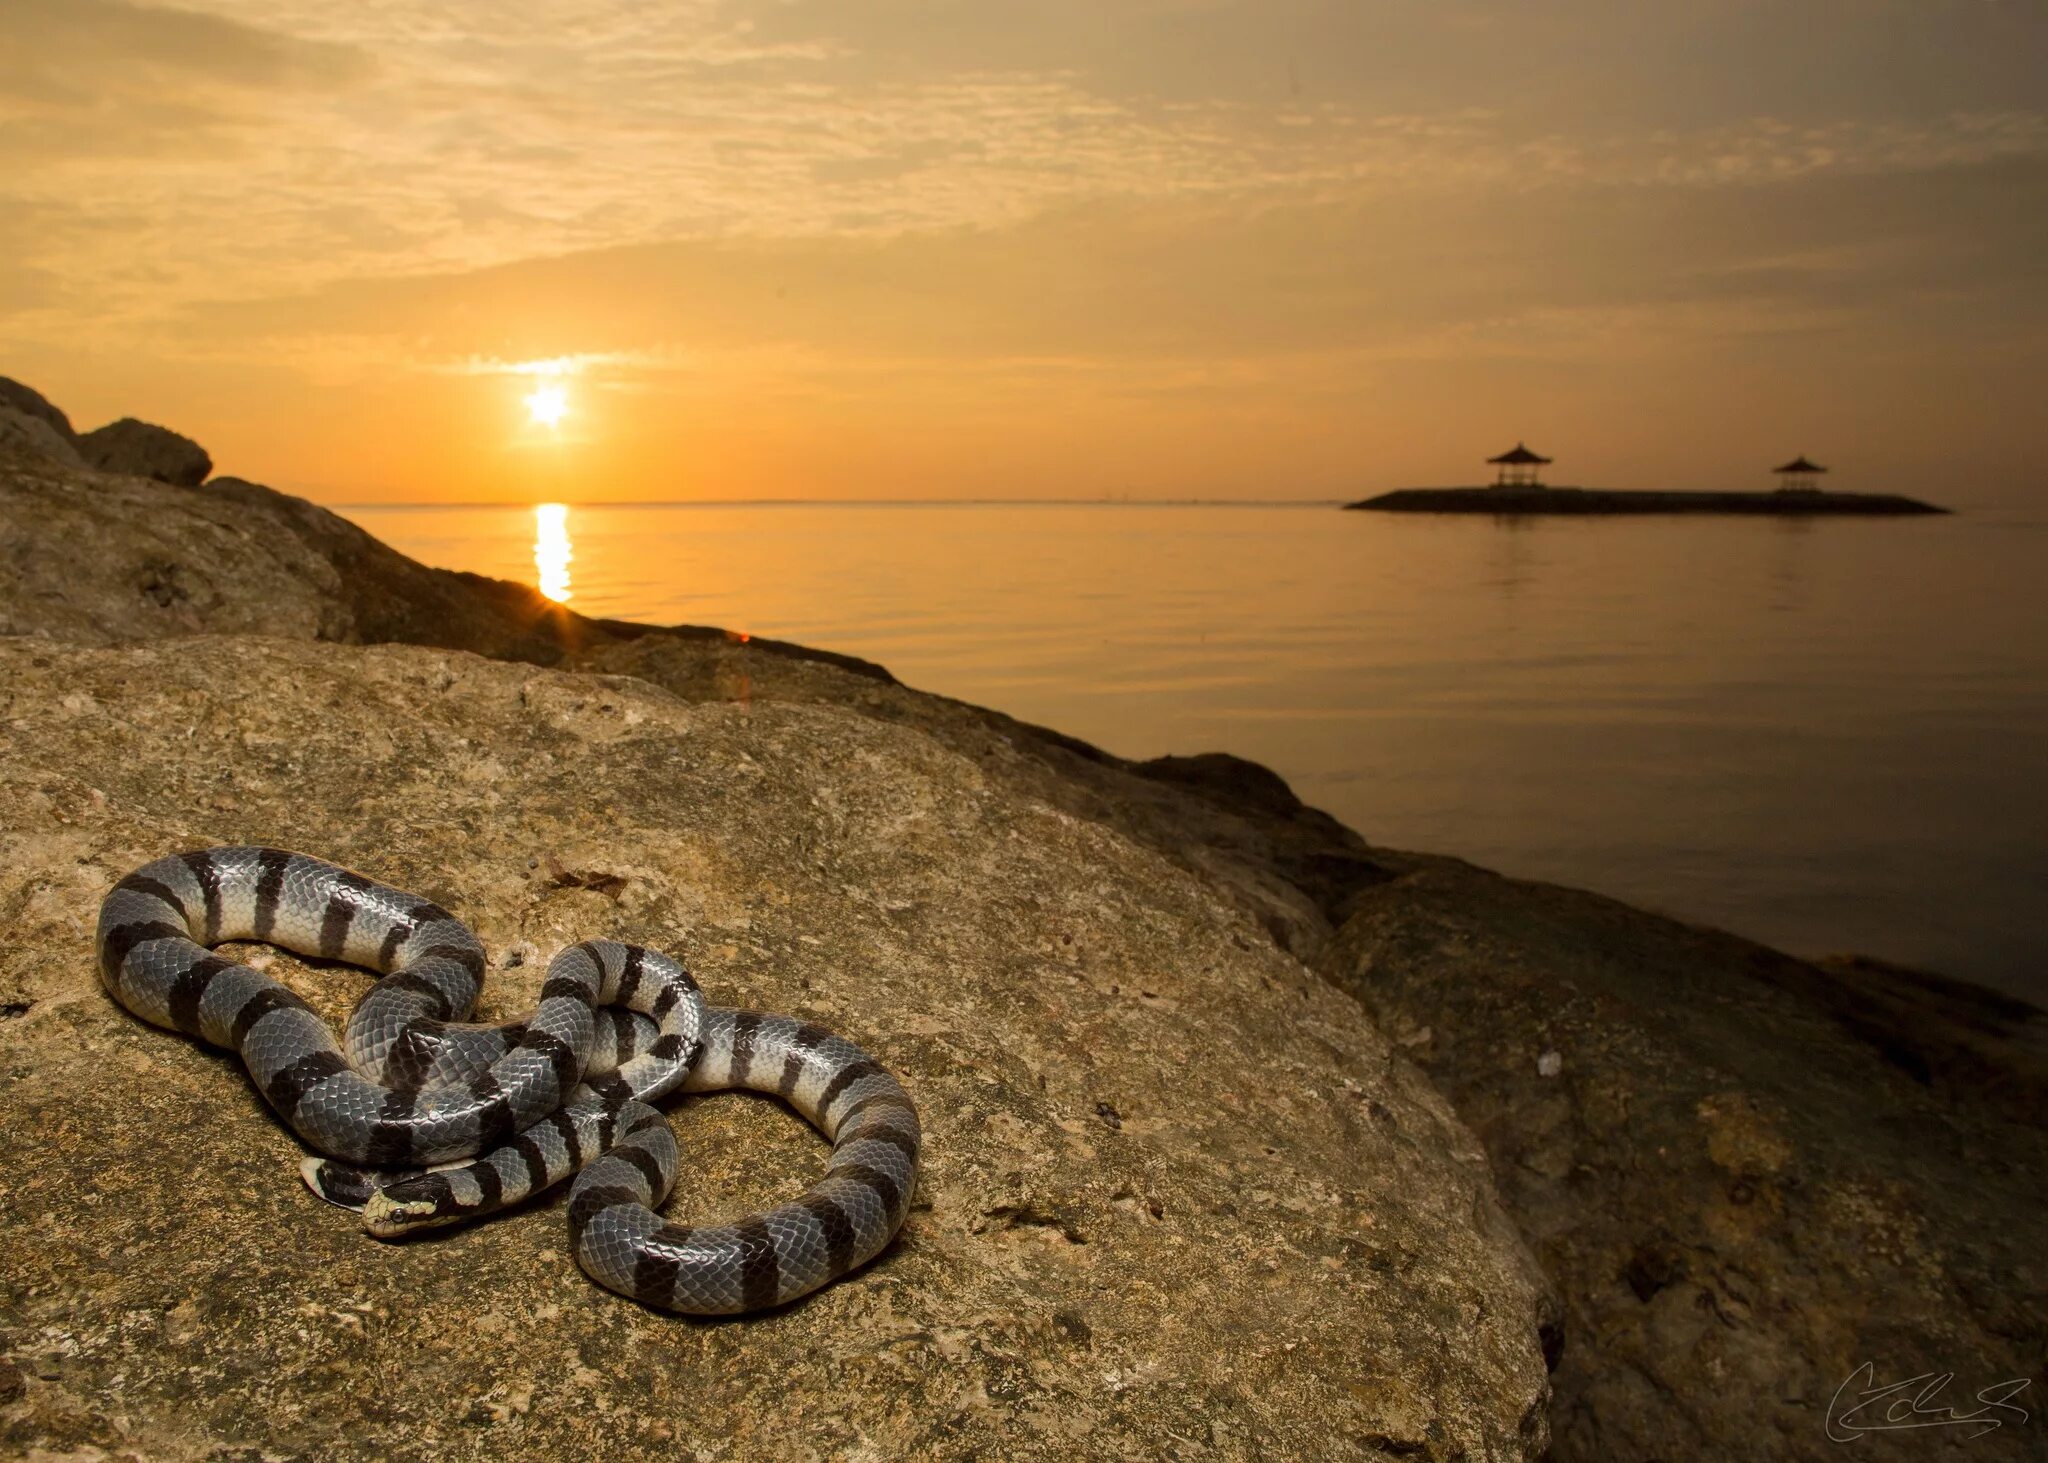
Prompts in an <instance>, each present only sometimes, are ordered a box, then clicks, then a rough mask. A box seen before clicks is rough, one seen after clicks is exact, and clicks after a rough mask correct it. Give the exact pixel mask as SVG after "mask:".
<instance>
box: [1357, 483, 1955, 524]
mask: <svg viewBox="0 0 2048 1463" xmlns="http://www.w3.org/2000/svg"><path fill="white" fill-rule="evenodd" d="M1344 507H1345V509H1346V510H1347V511H1348V510H1351V509H1357V508H1366V509H1374V510H1377V511H1379V512H1382V513H1492V514H1518V515H1519V514H1537V513H1542V514H1574V513H1747V514H1761V515H1764V516H1767V517H1776V518H1813V517H1824V516H1838V515H1849V516H1864V517H1902V516H1907V515H1917V514H1928V513H1947V512H1949V511H1950V510H1948V509H1946V508H1937V507H1936V506H1935V505H1934V504H1932V503H1923V502H1921V501H1920V500H1919V499H1917V498H1903V497H1900V496H1898V495H1896V494H1892V493H1686V492H1663V491H1655V490H1646V491H1638V490H1635V489H1624V488H1399V489H1396V490H1395V491H1393V492H1391V493H1382V494H1380V495H1379V496H1378V497H1376V498H1362V499H1360V500H1359V501H1358V502H1356V503H1346V504H1345V505H1344Z"/></svg>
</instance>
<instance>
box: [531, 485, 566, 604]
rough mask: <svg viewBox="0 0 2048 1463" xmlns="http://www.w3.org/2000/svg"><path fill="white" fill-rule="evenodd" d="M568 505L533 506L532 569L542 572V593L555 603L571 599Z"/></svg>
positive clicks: (547, 504) (543, 504)
mask: <svg viewBox="0 0 2048 1463" xmlns="http://www.w3.org/2000/svg"><path fill="white" fill-rule="evenodd" d="M571 557H572V556H571V554H570V552H569V505H568V504H567V503H536V504H534V506H533V567H534V568H535V569H537V570H538V571H539V572H540V592H541V593H542V594H544V595H546V596H547V597H548V598H549V599H551V600H553V601H554V602H555V603H556V604H563V603H566V602H567V600H568V598H569V560H570V558H571Z"/></svg>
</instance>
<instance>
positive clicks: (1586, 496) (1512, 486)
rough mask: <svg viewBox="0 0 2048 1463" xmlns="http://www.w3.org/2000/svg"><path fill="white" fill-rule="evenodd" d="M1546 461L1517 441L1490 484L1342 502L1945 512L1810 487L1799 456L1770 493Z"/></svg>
mask: <svg viewBox="0 0 2048 1463" xmlns="http://www.w3.org/2000/svg"><path fill="white" fill-rule="evenodd" d="M1551 460H1552V459H1550V458H1548V457H1542V456H1539V455H1538V454H1536V453H1534V452H1531V451H1530V450H1529V449H1528V448H1527V447H1526V446H1524V445H1523V444H1521V443H1519V442H1517V443H1516V444H1515V446H1514V448H1513V450H1511V451H1508V452H1503V453H1502V454H1501V455H1500V456H1498V457H1489V458H1488V459H1487V463H1488V464H1489V465H1491V466H1497V467H1498V468H1499V469H1500V475H1499V477H1498V478H1497V479H1496V480H1495V481H1494V483H1493V485H1492V486H1491V487H1470V488H1398V489H1396V490H1395V491H1393V492H1391V493H1382V494H1380V495H1379V496H1378V497H1376V498H1362V499H1360V500H1359V501H1358V502H1356V503H1346V504H1345V505H1344V506H1345V508H1347V509H1352V508H1369V509H1374V510H1377V511H1379V512H1382V513H1492V514H1525V513H1555V514H1570V513H1759V514H1767V515H1772V516H1776V517H1792V518H1807V517H1815V516H1820V515H1824V514H1835V515H1841V514H1850V515H1858V514H1860V515H1864V516H1900V515H1907V514H1921V513H1947V512H1948V511H1949V510H1948V509H1946V508H1938V507H1936V506H1935V505H1934V504H1932V503H1923V502H1921V501H1920V500H1919V499H1917V498H1906V497H1901V496H1899V495H1898V494H1896V493H1830V492H1823V491H1821V490H1820V489H1819V488H1817V487H1815V486H1813V479H1814V478H1815V477H1817V476H1818V475H1819V474H1821V473H1824V472H1826V471H1827V469H1826V468H1824V467H1821V466H1820V465H1819V464H1817V463H1813V462H1809V461H1808V460H1807V459H1806V458H1805V457H1803V456H1801V457H1796V458H1794V459H1793V460H1792V461H1790V462H1788V463H1785V464H1784V465H1783V466H1781V467H1779V468H1777V469H1776V471H1777V474H1778V481H1779V486H1778V488H1777V490H1776V491H1775V492H1759V493H1745V492H1677V491H1661V490H1656V489H1647V490H1644V489H1629V488H1553V487H1549V486H1546V485H1545V484H1544V483H1542V482H1541V481H1539V480H1538V477H1537V471H1536V470H1537V469H1538V468H1540V467H1547V466H1548V465H1549V464H1550V462H1551Z"/></svg>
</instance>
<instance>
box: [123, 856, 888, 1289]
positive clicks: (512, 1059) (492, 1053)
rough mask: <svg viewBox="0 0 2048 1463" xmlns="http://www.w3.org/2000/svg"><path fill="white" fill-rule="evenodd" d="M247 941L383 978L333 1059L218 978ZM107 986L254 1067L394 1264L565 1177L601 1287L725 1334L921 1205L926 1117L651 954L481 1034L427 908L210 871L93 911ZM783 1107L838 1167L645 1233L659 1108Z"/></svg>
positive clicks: (254, 993) (454, 937)
mask: <svg viewBox="0 0 2048 1463" xmlns="http://www.w3.org/2000/svg"><path fill="white" fill-rule="evenodd" d="M231 940H257V941H262V942H265V943H268V944H271V945H275V946H278V947H279V948H282V949H285V950H290V951H293V952H295V953H297V954H301V955H308V956H318V957H322V958H325V959H329V960H339V961H343V962H345V963H347V964H350V965H359V966H363V967H365V968H368V969H370V970H374V971H377V972H379V974H380V975H381V976H382V979H380V980H379V981H378V982H377V983H376V984H375V985H374V986H373V987H371V989H370V991H369V992H368V994H366V995H365V996H364V997H363V998H362V1000H361V1001H360V1002H358V1003H357V1005H356V1007H355V1009H354V1011H353V1012H352V1013H351V1014H350V1016H349V1019H348V1022H347V1025H346V1029H345V1031H344V1033H343V1035H342V1038H341V1040H339V1041H337V1040H336V1039H335V1036H334V1033H333V1032H332V1031H331V1030H330V1029H329V1028H328V1026H327V1024H326V1022H324V1021H323V1020H321V1019H320V1018H319V1017H318V1016H317V1015H315V1014H314V1013H313V1011H312V1010H311V1008H310V1007H308V1006H307V1004H306V1002H305V1001H304V1000H302V999H301V998H300V997H298V996H297V995H294V994H293V993H292V992H291V991H290V990H289V989H287V988H286V987H285V986H283V985H281V984H279V983H278V982H277V981H275V980H273V979H271V978H270V977H269V976H267V975H265V974H263V973H262V972H261V971H259V970H256V969H254V968H253V967H251V966H248V965H242V964H237V963H236V962H234V961H230V960H227V959H224V958H222V957H220V956H218V955H215V954H214V953H213V952H212V947H213V946H216V945H219V944H222V943H225V942H227V941H231ZM98 951H99V968H100V978H101V980H102V982H103V983H104V984H105V985H106V987H107V989H108V991H109V992H110V993H112V995H113V996H114V998H115V999H116V1000H118V1001H119V1002H120V1003H121V1004H122V1005H123V1006H125V1007H127V1008H128V1009H129V1010H130V1011H132V1012H133V1013H134V1014H135V1015H137V1016H139V1017H141V1018H142V1019H143V1020H145V1021H148V1022H151V1023H153V1024H154V1025H157V1026H162V1027H166V1028H169V1029H171V1030H174V1031H181V1032H184V1033H186V1034H187V1035H190V1036H194V1037H197V1038H199V1039H201V1040H202V1041H205V1042H208V1043H210V1044H212V1045H214V1046H220V1047H226V1048H228V1049H230V1050H232V1051H234V1052H236V1053H237V1054H239V1055H240V1056H241V1058H242V1061H243V1063H244V1064H245V1065H246V1066H247V1067H248V1069H249V1075H250V1077H251V1078H252V1079H253V1080H254V1082H255V1084H256V1087H257V1090H258V1091H260V1092H261V1093H262V1094H263V1096H264V1098H265V1100H266V1101H268V1102H269V1104H270V1105H271V1107H272V1108H273V1109H275V1110H276V1112H277V1114H278V1116H280V1117H281V1118H283V1119H284V1120H285V1122H286V1123H287V1124H289V1125H290V1126H291V1127H292V1129H293V1130H294V1131H295V1132H297V1133H298V1135H299V1136H300V1137H301V1138H302V1139H304V1140H305V1142H306V1143H307V1144H308V1145H310V1146H311V1147H312V1148H314V1149H315V1150H317V1151H318V1152H320V1153H322V1154H325V1155H327V1157H325V1158H319V1159H312V1158H309V1159H308V1160H306V1162H305V1163H304V1164H303V1165H302V1171H303V1173H304V1175H305V1178H306V1182H307V1183H308V1185H309V1186H311V1187H312V1188H313V1190H314V1191H315V1192H316V1193H318V1194H320V1195H321V1196H322V1197H323V1198H326V1199H329V1200H330V1201H332V1202H334V1203H338V1204H341V1205H343V1206H345V1207H349V1208H357V1209H361V1210H362V1211H363V1224H364V1227H365V1228H366V1229H367V1230H369V1232H370V1233H372V1234H374V1235H377V1236H379V1237H380V1238H387V1239H388V1238H397V1237H399V1236H401V1235H404V1234H408V1233H411V1232H413V1231H416V1230H419V1229H424V1228H427V1227H431V1226H436V1225H443V1224H451V1223H457V1222H461V1221H464V1220H469V1219H474V1218H480V1217H482V1216H483V1215H486V1214H490V1213H494V1212H496V1211H497V1210H500V1209H504V1208H507V1207H509V1206H510V1205H513V1204H516V1203H518V1202H520V1201H521V1200H523V1199H525V1198H527V1197H529V1196H531V1195H532V1194H535V1193H538V1192H539V1191H541V1190H542V1189H545V1188H548V1187H551V1186H552V1185H554V1184H556V1183H559V1182H560V1181H561V1180H562V1179H564V1178H566V1177H568V1176H569V1175H570V1174H572V1173H573V1174H575V1175H576V1179H575V1183H574V1184H573V1185H572V1186H571V1188H570V1192H569V1206H568V1209H569V1232H570V1248H571V1250H572V1251H573V1252H574V1254H575V1256H576V1260H577V1263H578V1264H580V1265H581V1266H582V1267H583V1269H584V1270H585V1271H586V1272H587V1273H588V1274H589V1275H590V1277H591V1278H592V1279H594V1280H596V1281H597V1282H598V1283H599V1284H600V1285H603V1286H606V1287H607V1288H609V1289H611V1290H615V1291H617V1292H619V1293H620V1294H621V1295H626V1296H630V1297H631V1298H633V1299H634V1300H637V1301H640V1302H642V1303H644V1304H646V1305H650V1306H654V1307H658V1308H660V1309H663V1310H673V1311H683V1312H688V1313H691V1314H698V1315H730V1314H736V1313H739V1312H743V1311H750V1310H757V1309H761V1308H763V1307H767V1306H774V1305H780V1304H783V1303H784V1302H786V1301H791V1300H794V1299H796V1298H797V1297H798V1296H801V1295H805V1294H808V1293H809V1292H811V1291H813V1290H816V1289H817V1288H819V1287H820V1286H822V1285H825V1284H827V1283H829V1282H831V1281H833V1280H835V1279H837V1278H839V1277H840V1276H842V1275H844V1274H846V1273H847V1272H848V1271H850V1270H853V1269H856V1268H858V1267H859V1266H861V1265H863V1264H865V1263H866V1262H867V1261H868V1260H870V1259H872V1258H873V1257H874V1256H875V1255H876V1254H878V1253H879V1252H880V1251H881V1250H882V1249H883V1248H884V1247H885V1246H887V1244H888V1243H889V1241H890V1240H891V1239H892V1238H893V1237H894V1236H895V1234H896V1231H897V1229H898V1228H899V1227H900V1226H901V1225H902V1223H903V1219H904V1216H905V1214H906V1213H908V1211H909V1208H910V1201H911V1196H912V1192H913V1190H914V1189H915V1187H916V1184H917V1170H918V1159H919V1149H920V1144H921V1141H922V1135H921V1130H920V1128H919V1125H918V1118H917V1108H916V1106H915V1105H914V1104H913V1103H912V1102H911V1100H910V1097H909V1095H908V1094H907V1093H905V1092H904V1090H903V1088H902V1086H901V1084H899V1083H898V1082H897V1081H896V1079H895V1078H894V1077H892V1076H891V1075H889V1073H888V1072H886V1071H884V1070H883V1069H882V1067H881V1066H880V1065H879V1064H877V1063H876V1062H874V1061H872V1060H871V1059H869V1058H868V1056H867V1055H866V1054H865V1053H863V1052H862V1051H861V1050H860V1048H858V1047H856V1046H855V1045H854V1044H853V1043H852V1042H849V1041H847V1040H845V1039H844V1038H841V1037H838V1036H834V1035H833V1034H831V1033H830V1032H828V1031H825V1030H823V1029H822V1028H819V1027H817V1026H813V1025H810V1024H808V1023H804V1022H799V1021H796V1020H793V1019H791V1018H789V1017H785V1016H770V1015H765V1014H762V1013H760V1012H755V1011H741V1010H734V1009H730V1008H725V1007H715V1006H706V1005H705V1003H704V998H703V995H702V993H701V992H700V991H699V990H698V988H697V983H696V982H695V981H694V980H693V979H691V977H690V974H689V972H688V971H687V970H685V969H684V968H683V967H682V966H681V965H680V964H678V963H677V962H676V961H674V960H672V959H670V958H669V957H668V956H666V955H663V954H661V953H659V952H657V951H653V950H649V949H645V948H643V947H641V946H637V945H625V944H619V943H617V942H614V941H609V940H591V941H586V942H584V943H582V944H579V945H574V946H571V947H570V948H568V949H566V950H564V951H562V952H561V953H560V954H559V955H557V956H556V957H555V958H554V960H553V961H552V962H551V963H550V964H549V966H548V970H547V976H546V981H545V984H544V985H543V986H542V988H541V995H540V1003H539V1005H538V1006H537V1007H536V1008H535V1009H534V1011H533V1013H532V1014H531V1015H529V1016H527V1017H524V1018H522V1019H520V1020H517V1021H510V1022H504V1023H500V1024H497V1025H478V1024H472V1023H468V1022H467V1021H466V1020H465V1018H466V1017H467V1016H468V1015H469V1012H470V1007H471V1004H472V1003H473V1002H474V1000H475V998H476V994H477V990H478V987H479V986H480V984H481V982H482V978H483V973H484V965H485V959H484V950H483V946H482V945H481V944H480V943H479V942H478V941H477V939H476V937H475V936H474V935H473V934H471V933H470V931H469V929H468V927H467V926H465V925H463V924H462V923H461V922H460V921H459V920H457V919H455V918H454V917H453V916H452V915H450V914H448V913H447V911H445V910H443V909H442V908H440V907H439V906H438V905H436V904H433V903H431V902H430V901H428V900H424V899H420V898H417V897H415V896H413V895H410V894H407V893H404V892H403V891H401V890H398V889H393V888H391V887H389V886H388V885H384V884H380V883H378V882H376V881H375V880H373V879H368V878H365V877H363V876H362V875H360V874H356V873H352V872H350V871H349V870H347V869H344V868H340V867H338V866H336V865H334V864H330V863H327V862H325V861H324V860H321V859H316V858H310V857H307V856H306V855H304V854H296V853H287V852H284V851H282V850H279V849H271V848H255V847H231V848H213V849H207V850H204V851H201V852H196V853H186V854H177V855H174V856H172V857H169V858H163V859H158V860H157V861H156V862H154V863H151V864H148V865H146V866H145V867H143V868H141V869H138V870H136V871H135V872H134V873H132V874H130V875H128V876H127V877H126V878H124V879H122V880H121V881H120V882H119V883H118V884H116V885H115V886H114V888H113V890H112V892H110V893H109V894H108V895H107V898H106V901H105V903H104V904H102V905H101V907H100V921H99V934H98ZM740 1087H744V1088H752V1089H754V1090H756V1091H761V1092H769V1093H774V1094H777V1095H779V1096H781V1097H782V1098H784V1099H785V1100H786V1101H788V1102H789V1103H790V1104H791V1106H793V1107H795V1108H796V1110H797V1111H798V1112H800V1113H802V1114H803V1115H804V1116H805V1117H806V1118H807V1119H809V1120H810V1121H811V1122H812V1123H813V1124H814V1125H815V1126H816V1127H817V1128H818V1129H819V1130H820V1131H821V1132H822V1133H824V1134H825V1136H826V1137H827V1138H828V1139H830V1140H831V1142H832V1155H831V1157H830V1159H829V1160H828V1162H827V1165H826V1172H825V1177H824V1178H823V1179H822V1180H821V1181H820V1182H819V1183H818V1184H817V1185H815V1186H814V1187H812V1188H811V1189H810V1190H808V1191H807V1192H805V1193H804V1194H803V1195H802V1196H801V1197H800V1198H798V1199H797V1200H796V1201H795V1202H793V1203H788V1204H783V1205H780V1206H778V1207H776V1208H774V1209H770V1210H768V1211H766V1212H764V1213H759V1214H751V1215H748V1216H746V1217H745V1218H743V1219H739V1220H736V1221H734V1222H732V1223H729V1224H722V1225H717V1226H710V1227H699V1228H686V1227H684V1226H681V1225H675V1224H670V1223H668V1222H666V1221H664V1220H663V1219H662V1218H661V1217H660V1215H658V1214H657V1213H655V1212H654V1211H655V1209H656V1208H657V1207H658V1206H659V1205H660V1204H661V1202H662V1201H663V1199H665V1198H666V1197H667V1195H668V1193H669V1190H670V1188H671V1187H672V1186H673V1184H674V1182H675V1178H676V1168H677V1157H676V1143H675V1137H674V1135H673V1134H672V1133H671V1132H670V1130H669V1126H668V1122H667V1120H666V1119H665V1118H664V1117H663V1116H662V1115H661V1114H660V1113H659V1112H657V1111H656V1110H655V1109H654V1108H653V1107H652V1106H650V1104H651V1103H653V1102H654V1101H656V1100H657V1099H659V1098H661V1097H662V1096H664V1095H665V1094H667V1093H671V1092H715V1091H722V1090H725V1089H728V1088H740Z"/></svg>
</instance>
